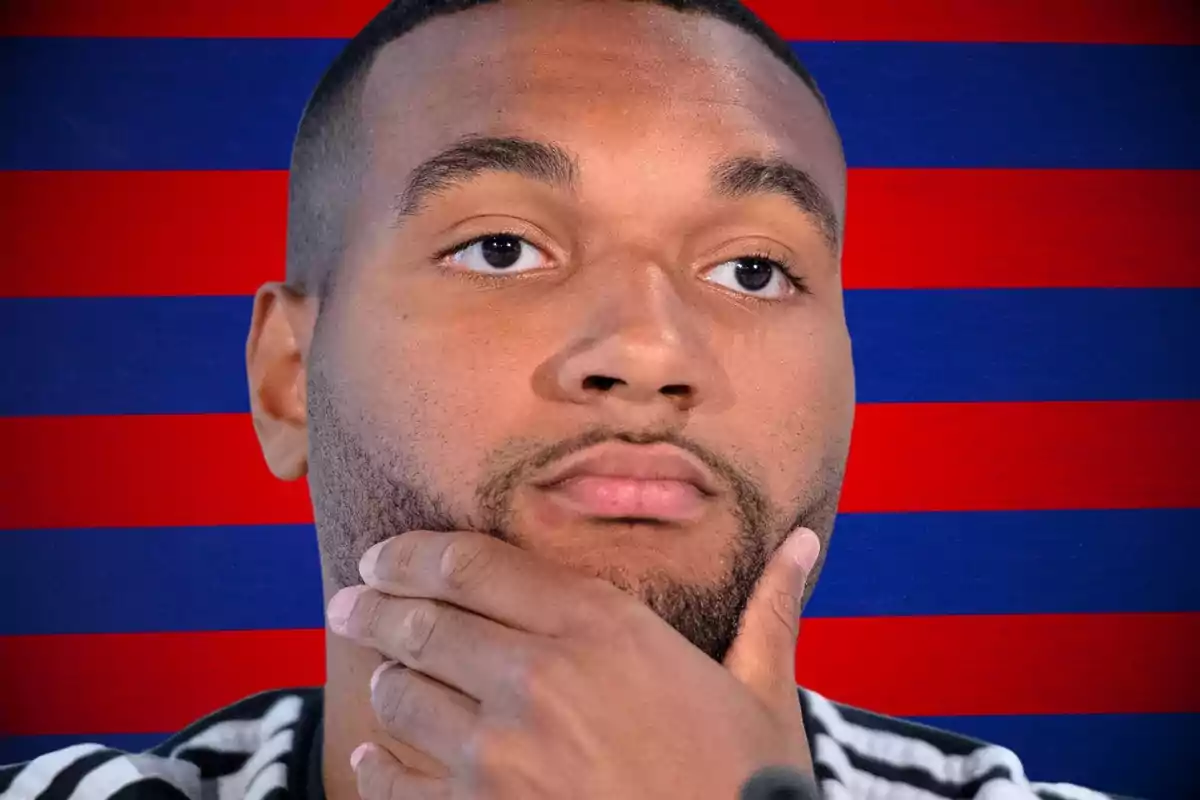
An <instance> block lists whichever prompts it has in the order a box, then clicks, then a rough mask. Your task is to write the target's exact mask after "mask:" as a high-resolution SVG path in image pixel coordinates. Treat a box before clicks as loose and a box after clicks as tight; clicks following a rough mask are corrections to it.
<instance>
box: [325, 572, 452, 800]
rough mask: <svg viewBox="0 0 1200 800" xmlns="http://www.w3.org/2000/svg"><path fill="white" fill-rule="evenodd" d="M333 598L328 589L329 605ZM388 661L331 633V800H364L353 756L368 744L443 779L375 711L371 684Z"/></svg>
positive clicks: (430, 762)
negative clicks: (390, 732) (352, 765)
mask: <svg viewBox="0 0 1200 800" xmlns="http://www.w3.org/2000/svg"><path fill="white" fill-rule="evenodd" d="M332 596H333V591H331V590H329V588H328V587H327V588H326V592H325V601H326V603H328V602H329V598H330V597H332ZM383 661H384V659H383V657H382V656H381V655H380V654H379V653H378V652H377V651H375V650H371V649H368V648H364V647H359V646H358V645H355V644H353V643H351V642H348V641H347V640H345V639H343V638H342V637H340V636H335V635H334V634H332V633H330V632H329V631H328V630H327V631H326V633H325V713H324V717H325V721H324V733H325V741H324V743H323V746H322V773H323V777H324V784H325V797H326V799H327V800H359V795H358V788H357V786H356V784H355V780H354V771H353V770H352V769H350V753H351V752H353V751H354V748H356V747H358V746H359V745H360V744H362V743H363V742H374V743H375V744H378V745H381V746H382V747H384V748H385V749H386V750H388V751H389V752H391V754H392V755H394V756H395V757H396V758H397V759H399V761H400V762H401V763H402V764H404V765H405V766H407V767H409V768H411V769H415V770H418V771H420V772H426V773H429V774H440V773H441V771H442V770H441V768H440V765H438V763H437V762H436V761H434V760H433V759H431V758H430V757H429V756H427V755H425V754H423V753H421V752H419V751H417V750H414V749H413V748H411V747H409V746H408V745H406V744H404V743H402V742H398V741H396V740H395V739H393V738H392V737H391V736H389V735H388V734H387V732H386V731H384V729H383V727H382V726H381V725H380V723H379V720H378V719H377V718H376V716H375V711H374V710H373V709H372V708H371V694H370V682H371V674H372V673H373V672H374V671H375V668H376V667H378V666H379V665H380V664H382V663H383Z"/></svg>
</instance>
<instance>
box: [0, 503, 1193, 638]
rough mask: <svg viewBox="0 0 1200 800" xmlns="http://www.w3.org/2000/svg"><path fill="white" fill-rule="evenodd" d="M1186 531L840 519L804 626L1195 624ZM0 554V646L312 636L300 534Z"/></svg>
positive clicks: (924, 516) (1181, 514) (946, 517)
mask: <svg viewBox="0 0 1200 800" xmlns="http://www.w3.org/2000/svg"><path fill="white" fill-rule="evenodd" d="M1198 530H1200V509H1196V510H1139V511H1055V512H976V513H921V514H850V515H843V517H842V518H841V520H840V521H839V523H838V530H837V534H836V536H835V538H834V545H833V549H832V551H831V554H830V558H829V561H828V564H827V566H826V568H825V572H824V573H823V575H822V577H821V581H820V583H819V584H818V586H819V588H818V590H817V592H816V593H815V594H814V595H813V600H812V603H811V604H810V606H809V608H808V610H807V612H806V616H808V617H858V616H892V615H895V616H899V615H937V614H1036V613H1075V612H1080V613H1087V612H1134V611H1140V612H1156V611H1198V610H1200V581H1196V580H1195V579H1194V576H1195V570H1194V565H1195V564H1196V563H1197V562H1198V561H1200V536H1197V535H1196V531H1198ZM1131 531H1135V532H1136V534H1135V535H1131V533H1130V532H1131ZM0 548H3V552H4V559H3V563H2V564H0V635H10V636H12V635H37V634H58V633H145V632H155V631H203V630H254V629H265V628H319V627H322V626H323V625H324V616H323V608H322V604H321V597H322V594H321V582H320V573H319V566H318V556H317V548H316V536H315V534H314V533H313V530H312V528H311V526H307V525H280V526H258V527H237V526H229V527H217V528H166V529H153V528H134V529H90V530H37V531H9V532H4V533H0ZM62 553H70V554H71V558H69V559H63V558H61V554H62ZM47 565H54V569H53V573H54V574H53V579H52V580H50V579H48V578H47V572H46V570H47ZM31 609H32V610H33V611H32V612H31Z"/></svg>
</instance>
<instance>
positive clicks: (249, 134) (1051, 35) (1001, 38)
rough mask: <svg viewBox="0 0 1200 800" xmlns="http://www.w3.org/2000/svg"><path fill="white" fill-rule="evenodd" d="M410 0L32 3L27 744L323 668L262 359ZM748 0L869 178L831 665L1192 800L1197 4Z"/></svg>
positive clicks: (885, 705)
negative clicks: (266, 313)
mask: <svg viewBox="0 0 1200 800" xmlns="http://www.w3.org/2000/svg"><path fill="white" fill-rule="evenodd" d="M379 2H380V0H325V1H324V2H321V1H320V0H175V2H172V3H167V2H161V1H160V0H23V1H20V2H16V1H13V2H6V3H3V10H2V11H0V35H2V36H3V37H4V38H3V39H2V40H0V74H2V75H3V78H2V81H3V84H2V86H3V88H2V90H0V120H2V122H0V209H2V216H0V265H2V268H0V416H2V418H0V454H2V458H0V762H8V761H14V760H20V759H24V758H28V757H30V756H32V755H34V754H36V753H38V752H41V751H44V750H47V749H50V748H57V747H62V746H65V745H68V744H71V743H74V742H78V741H82V740H88V741H100V742H104V743H108V744H112V745H115V746H118V747H123V748H142V747H146V746H148V745H150V744H151V743H153V742H155V741H157V740H159V739H161V738H162V737H163V736H164V735H165V734H166V733H168V732H171V731H174V730H175V729H177V728H179V727H181V726H182V725H184V724H185V723H187V722H189V721H190V720H192V719H194V718H196V717H198V716H200V715H202V714H204V713H206V712H209V711H211V710H213V709H215V708H217V707H218V706H220V705H223V704H225V703H228V702H230V701H233V700H235V699H237V698H240V697H242V696H244V695H247V694H250V693H252V692H255V691H258V690H261V689H265V688H269V687H276V686H284V685H296V684H316V683H320V682H321V681H322V680H323V661H322V646H323V644H322V633H321V626H322V622H323V618H322V606H321V591H320V586H319V579H318V563H317V551H316V543H315V539H314V536H313V532H312V528H311V522H312V519H311V510H310V508H309V506H308V503H307V496H306V490H305V487H304V485H303V484H297V485H285V484H280V483H277V482H275V481H274V480H272V479H271V477H270V476H269V475H268V473H267V471H266V468H265V467H264V465H263V463H262V458H261V456H260V454H259V452H258V450H257V445H256V443H255V440H254V435H253V432H252V430H251V427H250V424H249V420H248V419H247V416H246V411H247V408H248V401H247V390H246V385H245V377H244V374H243V361H242V358H243V356H242V353H243V344H244V337H245V334H246V328H247V321H248V318H249V311H250V295H251V293H252V292H253V291H254V289H255V288H256V286H257V285H258V284H259V283H260V282H261V281H264V280H267V279H273V278H278V277H280V276H282V274H283V254H284V249H283V245H284V216H285V180H286V175H285V172H284V170H285V169H286V166H287V162H288V150H289V145H290V140H291V136H292V133H293V130H294V127H295V124H296V121H297V119H298V116H299V113H300V110H301V108H302V106H303V103H304V101H305V98H306V96H307V93H308V91H309V90H310V89H311V87H312V86H313V84H314V83H315V81H316V80H317V78H318V76H319V75H320V73H321V71H322V69H323V68H324V67H325V65H326V64H328V62H329V61H330V60H331V59H332V57H333V56H334V54H335V53H336V52H337V50H338V49H339V47H340V46H341V45H342V42H343V40H344V39H345V37H348V36H350V35H352V34H353V32H354V31H355V30H357V28H358V27H359V26H360V25H361V24H362V23H363V22H365V20H366V19H367V18H369V16H370V15H371V14H372V13H373V12H374V11H375V10H376V7H377V6H378V5H379ZM751 5H752V6H754V7H755V8H756V9H757V10H758V11H760V13H762V14H763V15H764V16H765V17H766V19H767V20H768V21H769V22H770V23H771V24H773V25H774V26H775V27H776V28H777V29H778V30H779V31H780V32H781V33H782V34H783V35H784V36H785V37H787V38H788V39H789V40H791V41H794V42H795V47H796V49H797V51H798V52H799V53H800V55H801V56H802V57H803V58H804V59H805V61H806V62H807V63H808V65H809V66H810V67H811V69H812V70H813V72H814V74H815V75H816V77H817V79H818V80H819V82H820V84H821V86H822V88H823V89H824V91H825V92H826V94H827V96H828V99H829V103H830V106H831V107H832V110H833V114H834V116H835V118H836V120H837V122H838V124H839V126H840V128H841V130H842V133H843V135H844V138H845V143H846V150H847V154H848V158H849V163H850V167H851V172H850V201H849V204H850V209H849V226H848V242H849V243H848V245H847V249H846V272H845V275H846V283H847V288H848V290H849V292H848V297H847V306H848V314H849V318H850V325H851V331H852V335H853V337H854V345H855V350H856V357H857V366H858V375H859V384H858V385H859V392H860V401H861V404H862V405H861V408H860V410H859V416H858V424H857V428H856V432H855V440H854V444H853V448H852V454H851V462H850V468H849V475H848V478H847V484H846V491H845V497H844V501H843V504H842V510H843V512H844V515H843V516H842V517H841V520H840V522H839V525H838V530H837V535H836V537H835V539H834V545H833V548H832V550H831V556H830V559H829V563H828V568H827V570H826V573H825V576H824V578H823V580H822V583H821V585H820V588H819V590H818V591H817V593H816V595H815V597H814V600H813V603H812V605H811V613H810V614H809V615H808V619H807V621H806V622H805V624H804V627H803V633H802V635H801V642H800V664H801V666H800V668H799V678H800V679H801V680H802V681H804V682H805V683H807V684H808V685H810V686H812V687H813V688H814V689H816V690H818V691H820V692H823V693H825V694H827V695H828V696H831V697H833V698H835V699H839V700H843V701H846V702H850V703H855V704H860V705H865V706H868V707H871V708H875V709H878V710H881V711H884V712H890V713H894V714H900V715H906V716H912V717H918V718H922V719H927V720H930V721H931V722H933V723H934V724H937V725H942V726H947V727H950V728H954V729H957V730H960V731H964V732H967V733H970V734H975V735H978V736H981V737H984V738H987V739H990V740H994V741H998V742H1000V743H1003V744H1006V745H1009V746H1011V747H1013V748H1015V749H1016V750H1017V751H1018V752H1020V753H1021V754H1022V756H1023V758H1024V759H1025V761H1026V764H1027V768H1028V772H1029V774H1030V776H1031V777H1032V778H1035V779H1062V780H1071V781H1077V782H1082V783H1084V784H1089V785H1094V786H1097V787H1100V788H1105V789H1109V790H1114V791H1123V792H1129V793H1135V794H1140V795H1144V796H1148V797H1155V798H1157V797H1162V798H1168V797H1185V796H1188V795H1189V794H1190V795H1192V796H1200V778H1197V777H1195V775H1196V772H1195V756H1196V755H1197V753H1198V752H1200V578H1198V577H1197V565H1198V563H1200V224H1197V223H1198V219H1200V47H1197V45H1200V11H1198V10H1197V9H1198V7H1200V4H1197V3H1196V2H1194V0H1174V1H1173V2H1172V1H1169V0H1168V1H1164V0H1160V1H1159V2H1149V1H1148V0H905V2H891V1H890V0H822V1H821V2H816V0H813V1H811V2H810V1H809V0H759V2H754V3H752V4H751ZM1193 792H1195V794H1192V793H1193Z"/></svg>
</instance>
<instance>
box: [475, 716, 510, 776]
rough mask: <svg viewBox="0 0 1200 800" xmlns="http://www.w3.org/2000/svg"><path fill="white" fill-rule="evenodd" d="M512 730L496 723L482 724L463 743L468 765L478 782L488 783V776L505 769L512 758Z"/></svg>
mask: <svg viewBox="0 0 1200 800" xmlns="http://www.w3.org/2000/svg"><path fill="white" fill-rule="evenodd" d="M511 751H512V732H511V731H508V730H505V729H503V728H500V727H497V726H496V725H488V724H484V725H480V726H478V727H477V728H475V730H474V731H473V732H472V733H471V735H470V736H469V737H468V738H467V740H466V742H464V744H463V754H464V756H465V757H466V766H467V768H468V769H469V770H470V772H471V774H472V777H473V778H474V779H475V781H476V782H477V783H480V784H486V783H487V779H488V776H491V775H495V774H497V773H499V772H501V771H502V770H503V769H504V766H505V764H507V763H508V762H509V761H511V759H510V758H509V755H510V753H511Z"/></svg>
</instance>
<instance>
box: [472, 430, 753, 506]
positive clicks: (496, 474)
mask: <svg viewBox="0 0 1200 800" xmlns="http://www.w3.org/2000/svg"><path fill="white" fill-rule="evenodd" d="M607 442H622V443H624V444H633V445H654V444H666V445H671V446H674V447H678V448H679V449H681V450H685V451H687V452H688V453H690V454H692V455H693V456H694V457H695V458H697V459H698V460H700V461H701V462H702V463H703V464H704V465H705V466H706V467H708V468H709V470H711V471H712V473H713V474H714V475H716V476H717V478H718V480H720V481H722V482H723V483H725V484H726V485H727V486H729V487H730V488H731V489H732V491H733V499H734V504H735V507H736V511H735V513H737V515H738V516H739V517H740V518H741V521H742V522H743V523H751V524H754V525H761V524H763V522H764V521H765V520H766V519H767V518H768V517H769V508H768V503H767V500H766V498H765V497H764V496H763V493H762V491H761V490H760V489H759V488H758V485H757V483H756V482H755V481H754V480H753V478H751V477H750V475H749V474H748V472H747V471H746V470H744V469H742V468H741V467H739V466H738V465H736V464H735V463H734V462H733V461H731V460H730V459H728V458H725V457H724V456H721V455H720V454H718V453H716V452H714V451H713V450H712V449H711V448H708V447H705V446H704V445H702V444H700V443H699V442H697V441H695V440H694V439H690V438H688V437H686V436H684V435H682V434H681V433H679V432H678V431H674V430H657V431H637V430H628V429H622V428H612V427H595V428H589V429H588V430H586V431H583V432H582V433H579V434H576V435H574V436H571V437H569V438H566V439H562V440H559V441H557V442H555V443H553V444H550V445H544V446H540V447H536V448H534V449H532V450H529V449H527V448H528V446H526V447H520V448H519V449H521V450H524V452H523V453H521V455H520V456H519V457H517V458H515V459H514V458H509V459H501V460H502V461H503V462H504V465H503V466H496V467H493V469H490V470H488V471H487V472H488V473H489V474H490V477H488V478H486V479H485V480H484V481H483V482H482V483H481V484H480V486H479V488H478V490H477V493H476V494H477V498H476V499H477V501H478V504H479V508H480V509H481V510H482V511H483V513H484V518H485V520H487V523H486V527H488V528H490V529H492V530H500V529H503V528H505V527H507V525H505V522H506V518H507V514H508V511H509V500H510V499H511V496H512V493H513V492H514V491H515V490H516V488H517V486H519V485H520V484H521V483H523V482H525V481H526V480H527V479H528V477H529V476H531V475H533V474H535V473H537V472H539V471H541V470H542V469H544V468H546V467H548V466H550V465H551V464H553V463H555V462H556V461H560V460H562V459H564V458H567V457H568V456H571V455H574V454H575V453H578V452H580V451H583V450H587V449H589V448H592V447H595V446H596V445H600V444H605V443H607ZM502 449H503V450H512V449H517V446H516V445H513V446H510V447H508V448H502Z"/></svg>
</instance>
